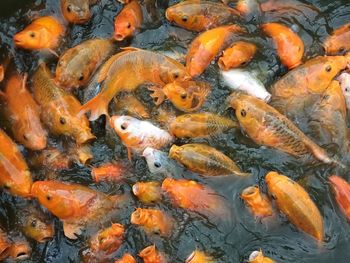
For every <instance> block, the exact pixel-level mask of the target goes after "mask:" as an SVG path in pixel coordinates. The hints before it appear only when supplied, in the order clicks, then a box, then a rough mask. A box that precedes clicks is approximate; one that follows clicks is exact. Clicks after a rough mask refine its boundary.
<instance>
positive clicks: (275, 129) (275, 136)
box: [231, 93, 335, 164]
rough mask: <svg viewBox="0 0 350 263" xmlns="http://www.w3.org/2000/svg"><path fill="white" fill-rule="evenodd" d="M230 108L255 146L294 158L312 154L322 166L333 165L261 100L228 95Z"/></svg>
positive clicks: (317, 147) (242, 95)
mask: <svg viewBox="0 0 350 263" xmlns="http://www.w3.org/2000/svg"><path fill="white" fill-rule="evenodd" d="M231 106H232V108H233V109H235V112H236V117H237V119H238V121H239V123H240V125H241V128H242V129H243V130H244V131H245V133H246V134H247V135H248V136H249V137H250V138H251V139H252V140H253V141H254V142H255V143H257V144H258V145H265V146H268V147H271V148H274V149H277V150H280V151H283V152H286V153H288V154H290V155H292V156H294V157H296V158H298V157H303V156H306V155H308V154H312V155H313V156H314V157H315V158H316V159H318V160H320V161H321V162H324V163H329V164H330V163H334V162H335V161H334V160H332V159H331V158H330V157H329V156H328V155H327V153H326V151H325V150H324V149H322V148H321V147H319V146H318V145H317V144H316V143H315V142H313V141H312V140H311V139H310V138H309V137H307V136H306V135H305V134H304V133H303V132H302V131H300V130H299V129H298V128H297V127H296V126H295V125H294V124H293V123H292V122H291V121H290V120H289V119H288V118H287V117H285V116H284V115H282V114H281V113H279V112H278V111H277V110H276V109H275V108H273V107H272V106H270V105H268V104H266V103H265V102H264V101H262V100H260V99H257V98H255V97H253V96H250V95H247V94H243V93H233V94H232V95H231Z"/></svg>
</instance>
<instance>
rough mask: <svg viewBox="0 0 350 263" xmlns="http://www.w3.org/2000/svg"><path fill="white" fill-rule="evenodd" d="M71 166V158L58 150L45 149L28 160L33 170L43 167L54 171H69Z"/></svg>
mask: <svg viewBox="0 0 350 263" xmlns="http://www.w3.org/2000/svg"><path fill="white" fill-rule="evenodd" d="M71 164H72V159H71V156H68V155H67V154H66V153H64V152H62V151H60V150H59V149H58V148H47V149H45V150H43V151H41V152H40V153H37V154H35V155H33V156H31V158H30V165H32V166H34V167H35V168H42V167H45V168H46V169H49V170H54V171H56V170H63V169H69V167H70V166H71Z"/></svg>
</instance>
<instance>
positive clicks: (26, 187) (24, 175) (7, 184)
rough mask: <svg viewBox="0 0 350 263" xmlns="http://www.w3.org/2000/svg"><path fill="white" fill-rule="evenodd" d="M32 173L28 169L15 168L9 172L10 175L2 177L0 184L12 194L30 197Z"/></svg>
mask: <svg viewBox="0 0 350 263" xmlns="http://www.w3.org/2000/svg"><path fill="white" fill-rule="evenodd" d="M32 184H33V181H32V175H31V173H30V171H29V170H25V171H18V170H17V169H16V170H14V171H13V173H11V176H9V177H6V178H4V180H3V182H2V186H3V187H4V188H5V189H6V190H7V191H9V192H10V193H11V194H13V195H18V196H21V197H24V198H28V197H31V193H30V190H31V187H32Z"/></svg>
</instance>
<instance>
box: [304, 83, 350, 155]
mask: <svg viewBox="0 0 350 263" xmlns="http://www.w3.org/2000/svg"><path fill="white" fill-rule="evenodd" d="M309 125H310V129H311V133H312V135H314V138H315V140H316V141H317V142H318V143H319V144H320V145H328V144H332V143H334V144H336V145H337V149H339V152H341V153H346V152H347V150H348V141H349V131H348V127H347V109H346V102H345V97H344V95H343V92H342V89H341V88H340V85H339V82H338V81H336V80H333V81H332V82H331V84H330V85H329V87H328V88H327V89H326V90H325V92H324V93H323V94H322V95H321V97H320V99H319V101H318V102H317V103H316V104H315V105H314V108H313V111H312V113H311V118H310V123H309Z"/></svg>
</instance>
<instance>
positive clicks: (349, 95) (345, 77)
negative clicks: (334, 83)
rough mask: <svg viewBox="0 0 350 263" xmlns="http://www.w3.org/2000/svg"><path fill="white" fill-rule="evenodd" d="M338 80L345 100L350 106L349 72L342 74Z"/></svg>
mask: <svg viewBox="0 0 350 263" xmlns="http://www.w3.org/2000/svg"><path fill="white" fill-rule="evenodd" d="M337 79H338V81H339V82H340V87H341V89H342V91H343V95H344V97H345V100H346V101H347V103H348V104H349V105H350V74H349V73H347V72H344V73H341V74H340V75H339V77H338V78H337Z"/></svg>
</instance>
